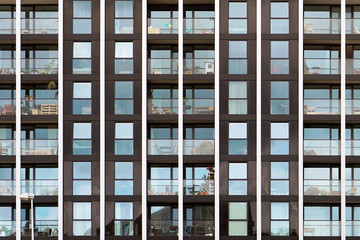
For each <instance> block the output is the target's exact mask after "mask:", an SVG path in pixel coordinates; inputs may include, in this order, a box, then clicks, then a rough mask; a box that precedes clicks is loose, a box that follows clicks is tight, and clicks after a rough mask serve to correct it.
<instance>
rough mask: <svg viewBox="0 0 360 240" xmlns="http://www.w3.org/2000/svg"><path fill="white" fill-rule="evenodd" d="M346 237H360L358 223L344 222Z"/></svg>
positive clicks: (359, 224)
mask: <svg viewBox="0 0 360 240" xmlns="http://www.w3.org/2000/svg"><path fill="white" fill-rule="evenodd" d="M346 236H347V237H359V236H360V221H346Z"/></svg>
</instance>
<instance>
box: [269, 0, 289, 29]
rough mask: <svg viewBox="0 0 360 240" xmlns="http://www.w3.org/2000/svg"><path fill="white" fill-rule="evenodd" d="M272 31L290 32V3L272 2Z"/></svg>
mask: <svg viewBox="0 0 360 240" xmlns="http://www.w3.org/2000/svg"><path fill="white" fill-rule="evenodd" d="M270 24H271V33H272V34H274V33H275V34H276V33H277V34H286V33H289V3H288V2H271V22H270Z"/></svg>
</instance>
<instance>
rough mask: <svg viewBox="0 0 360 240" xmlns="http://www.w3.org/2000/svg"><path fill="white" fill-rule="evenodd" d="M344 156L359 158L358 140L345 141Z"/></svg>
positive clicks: (359, 147) (359, 145)
mask: <svg viewBox="0 0 360 240" xmlns="http://www.w3.org/2000/svg"><path fill="white" fill-rule="evenodd" d="M345 144H346V146H345V151H346V156H360V140H346V143H345Z"/></svg>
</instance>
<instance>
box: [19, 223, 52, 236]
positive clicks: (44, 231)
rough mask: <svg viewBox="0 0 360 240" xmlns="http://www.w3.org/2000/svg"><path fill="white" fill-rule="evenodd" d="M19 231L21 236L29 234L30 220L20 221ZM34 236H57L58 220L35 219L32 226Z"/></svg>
mask: <svg viewBox="0 0 360 240" xmlns="http://www.w3.org/2000/svg"><path fill="white" fill-rule="evenodd" d="M21 233H22V235H23V236H31V221H28V220H23V221H21ZM34 235H35V236H43V237H50V236H58V221H57V220H41V221H40V220H39V221H35V226H34Z"/></svg>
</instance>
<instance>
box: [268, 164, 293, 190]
mask: <svg viewBox="0 0 360 240" xmlns="http://www.w3.org/2000/svg"><path fill="white" fill-rule="evenodd" d="M271 195H289V163H288V162H271Z"/></svg>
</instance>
